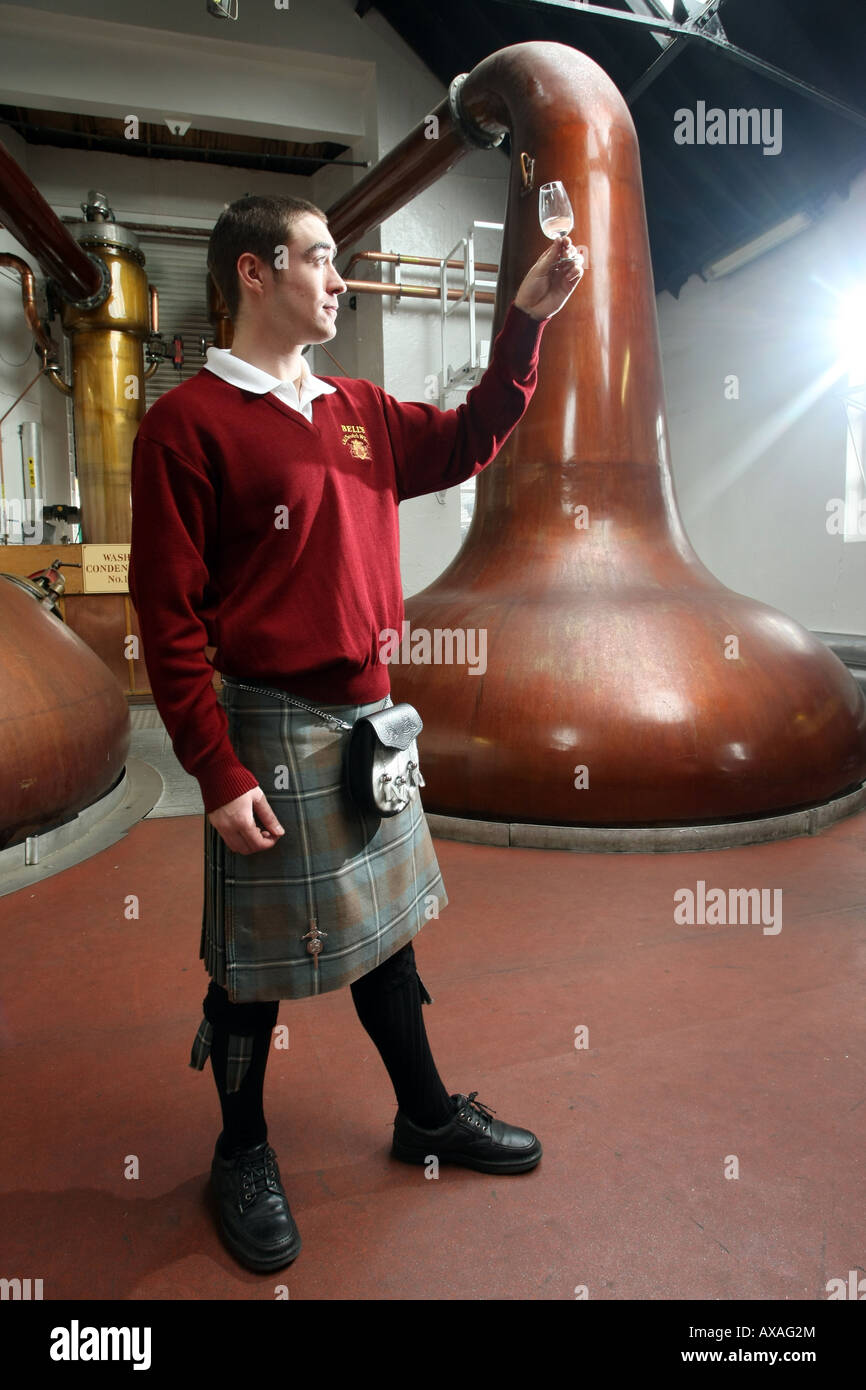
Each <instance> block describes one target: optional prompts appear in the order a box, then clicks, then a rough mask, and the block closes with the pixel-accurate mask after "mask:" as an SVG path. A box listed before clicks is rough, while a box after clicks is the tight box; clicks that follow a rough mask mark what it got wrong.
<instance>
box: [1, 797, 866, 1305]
mask: <svg viewBox="0 0 866 1390" xmlns="http://www.w3.org/2000/svg"><path fill="white" fill-rule="evenodd" d="M201 840H202V822H201V818H200V817H188V818H181V819H166V820H155V821H144V822H142V823H141V824H140V825H138V826H137V827H136V828H135V829H134V830H133V831H132V832H131V833H130V834H129V835H128V836H127V837H126V838H125V839H123V840H122V841H121V842H120V843H119V844H117V845H115V846H113V847H112V848H111V849H109V850H107V851H105V852H104V853H102V854H100V855H98V856H96V857H95V858H93V859H91V860H89V861H88V862H86V863H84V864H81V865H79V866H77V867H76V868H74V869H71V870H68V871H67V872H65V873H63V874H60V875H58V876H56V877H53V878H49V879H46V880H45V881H44V882H42V883H40V884H38V885H37V886H36V887H35V888H34V889H26V890H24V891H22V892H19V893H17V894H13V895H11V896H8V897H4V898H2V899H0V923H2V928H0V929H2V933H3V943H4V956H5V961H4V964H5V970H4V984H3V987H2V1014H0V1034H2V1042H3V1044H4V1046H3V1063H2V1065H3V1096H4V1102H3V1106H4V1119H5V1123H4V1124H3V1126H2V1139H0V1145H2V1170H0V1172H2V1196H0V1230H2V1233H3V1234H2V1247H3V1249H2V1265H3V1268H2V1269H0V1274H3V1275H5V1276H6V1277H12V1276H17V1277H21V1278H25V1277H30V1278H33V1279H36V1278H41V1279H42V1280H43V1281H44V1298H45V1299H46V1300H48V1299H58V1298H69V1299H118V1298H119V1299H195V1300H203V1299H214V1298H216V1299H268V1300H271V1299H273V1298H274V1296H275V1287H276V1286H277V1285H279V1284H285V1285H286V1286H287V1287H288V1289H289V1293H290V1297H291V1298H292V1299H324V1300H335V1299H339V1300H346V1299H362V1300H365V1299H367V1300H391V1299H470V1300H491V1299H533V1300H536V1299H537V1300H549V1299H554V1300H561V1299H571V1300H573V1299H574V1298H575V1290H576V1289H578V1288H579V1287H580V1286H585V1288H586V1291H587V1294H588V1296H589V1298H590V1299H596V1300H617V1299H642V1300H645V1299H680V1298H684V1299H696V1300H698V1299H700V1300H708V1299H722V1300H724V1299H734V1298H745V1299H756V1300H766V1299H777V1298H784V1299H792V1300H815V1299H826V1298H827V1292H826V1286H827V1282H828V1280H830V1279H833V1278H841V1279H846V1280H847V1278H848V1272H849V1271H850V1270H853V1269H858V1268H859V1269H860V1272H861V1273H862V1272H863V1270H862V1267H863V1263H864V1261H863V1251H864V1241H863V1237H864V1224H866V1222H864V1202H863V1169H864V1157H863V1155H864V1145H863V1133H864V1118H866V1066H864V1020H863V1002H862V995H863V967H864V961H866V925H864V919H866V888H864V884H866V816H864V815H860V816H857V817H853V818H851V819H849V820H846V821H842V822H841V823H839V824H837V825H835V826H833V827H832V828H831V829H829V830H827V831H824V832H823V833H822V834H821V835H819V836H817V837H814V838H800V839H797V840H791V841H787V842H784V843H776V844H768V845H761V846H757V847H749V848H745V849H739V850H726V851H715V852H712V853H705V854H704V853H701V854H683V855H584V854H572V853H565V852H563V853H556V852H542V851H534V850H518V849H511V850H505V849H492V848H486V847H480V846H469V845H461V844H456V843H453V842H449V841H442V840H439V841H437V842H436V847H437V852H438V854H439V858H440V863H441V866H442V870H443V874H444V877H445V882H446V885H447V889H448V893H449V896H450V898H451V903H450V905H449V907H448V908H447V909H446V910H445V912H443V914H442V917H441V919H440V921H438V922H431V923H430V924H429V926H427V927H425V929H424V931H423V932H422V933H421V935H420V937H419V938H418V940H417V941H416V954H417V959H418V963H419V969H420V972H421V975H422V977H423V979H424V982H425V984H426V985H427V988H428V989H429V990H430V992H431V994H432V995H433V996H434V1000H435V1002H434V1004H433V1005H432V1006H431V1007H429V1008H426V1009H425V1017H426V1021H427V1027H428V1032H429V1035H430V1039H431V1043H432V1046H433V1051H434V1055H435V1057H436V1059H437V1063H438V1066H439V1069H440V1072H441V1074H442V1077H443V1080H444V1081H445V1084H446V1085H447V1086H448V1087H449V1089H450V1090H452V1091H458V1090H460V1091H463V1092H469V1091H472V1090H477V1091H478V1093H479V1099H480V1100H482V1101H484V1102H485V1103H486V1104H487V1105H489V1106H491V1107H492V1108H493V1109H494V1110H495V1111H496V1114H497V1115H498V1116H499V1117H500V1118H502V1119H505V1120H507V1121H510V1122H512V1123H515V1124H520V1125H523V1126H525V1127H528V1128H530V1129H533V1130H535V1132H536V1133H537V1134H538V1135H539V1136H540V1138H541V1140H542V1142H543V1144H544V1157H543V1158H542V1160H541V1163H540V1165H539V1166H538V1167H537V1168H536V1169H535V1170H534V1171H533V1172H531V1173H528V1174H523V1175H519V1176H514V1177H506V1178H491V1177H489V1176H486V1175H484V1174H480V1173H474V1172H471V1171H468V1170H462V1169H457V1168H447V1167H443V1169H442V1170H441V1174H440V1177H439V1178H438V1180H430V1179H427V1178H426V1177H425V1175H424V1169H423V1168H414V1167H410V1166H408V1165H404V1164H401V1163H398V1162H396V1161H394V1160H392V1159H391V1158H390V1157H389V1154H388V1148H389V1142H390V1132H391V1125H392V1122H393V1117H394V1111H395V1102H394V1098H393V1093H392V1091H391V1087H390V1082H389V1080H388V1076H387V1073H386V1072H385V1070H384V1067H383V1066H382V1064H381V1062H380V1060H379V1057H378V1054H377V1053H376V1052H375V1049H374V1048H373V1045H372V1043H371V1042H370V1040H369V1039H368V1037H367V1035H366V1033H364V1032H363V1030H362V1028H361V1025H360V1023H359V1022H358V1020H357V1018H356V1015H355V1012H354V1009H353V1007H352V1001H351V996H350V994H349V991H348V990H343V991H339V992H337V993H336V994H331V995H326V996H322V997H321V998H319V999H311V1000H303V1001H298V1002H284V1003H283V1004H282V1005H281V1010H280V1022H281V1023H285V1024H288V1026H289V1038H290V1046H289V1049H288V1051H283V1052H277V1051H274V1052H272V1055H271V1060H270V1062H269V1068H268V1077H267V1081H266V1089H265V1101H266V1111H267V1114H268V1121H269V1125H270V1139H271V1142H272V1143H273V1145H274V1147H275V1149H276V1152H277V1155H278V1158H279V1161H280V1165H281V1169H282V1174H283V1181H284V1184H285V1186H286V1190H287V1193H288V1196H289V1200H290V1203H291V1206H292V1211H293V1213H294V1215H295V1218H296V1220H297V1222H298V1226H299V1228H300V1231H301V1235H302V1238H303V1241H304V1249H303V1251H302V1252H301V1254H300V1256H299V1258H298V1259H297V1261H296V1263H295V1264H294V1265H293V1266H291V1267H290V1268H289V1269H288V1270H285V1271H283V1272H281V1273H280V1274H278V1275H256V1274H252V1273H249V1272H247V1271H245V1270H243V1269H242V1268H240V1267H239V1266H238V1265H236V1264H235V1262H234V1261H233V1259H232V1257H231V1256H230V1255H229V1254H228V1253H227V1252H226V1251H224V1249H223V1248H222V1246H221V1244H220V1243H219V1240H218V1238H217V1235H216V1232H215V1230H214V1229H213V1227H212V1221H211V1216H210V1214H209V1209H208V1207H207V1205H206V1203H205V1187H206V1183H207V1179H208V1172H209V1167H210V1161H211V1156H212V1152H213V1145H214V1141H215V1139H216V1135H217V1134H218V1132H219V1128H220V1125H219V1112H218V1105H217V1097H216V1090H215V1088H214V1084H213V1080H212V1076H211V1073H210V1069H209V1068H208V1070H207V1071H206V1072H204V1073H199V1072H195V1071H193V1070H192V1069H190V1068H189V1067H188V1065H187V1063H188V1058H189V1050H190V1047H191V1044H192V1041H193V1037H194V1035H195V1031H196V1028H197V1026H198V1023H199V1020H200V1017H201V1001H202V998H203V997H204V993H205V989H206V986H207V976H206V974H205V972H204V969H203V967H202V965H201V962H200V961H199V960H198V945H199V931H200V914H201ZM699 879H702V880H704V881H705V883H706V885H707V889H709V888H724V889H729V888H753V887H758V888H766V889H777V888H778V889H781V890H782V929H781V931H779V932H778V933H776V934H768V933H765V932H764V930H763V926H762V924H760V923H745V924H742V925H734V926H706V925H695V926H683V925H677V923H676V922H675V921H674V892H675V891H676V890H677V889H678V888H684V887H686V888H691V889H692V890H694V889H695V888H696V884H697V881H698V880H699ZM129 894H136V895H137V896H138V898H139V900H140V916H139V920H138V921H135V920H128V919H127V917H126V916H125V899H126V898H127V895H129ZM770 900H772V894H771V895H770ZM580 1027H585V1028H586V1029H588V1039H587V1041H588V1046H587V1047H585V1048H575V1045H574V1044H575V1030H576V1029H578V1028H580ZM578 1036H579V1035H578ZM130 1156H134V1157H135V1158H136V1159H137V1160H138V1170H139V1176H138V1177H137V1178H135V1179H128V1178H126V1177H125V1176H124V1169H125V1166H126V1165H128V1164H129V1163H130ZM735 1163H736V1164H738V1167H739V1176H738V1177H731V1176H726V1166H727V1170H728V1171H732V1170H733V1167H734V1164H735Z"/></svg>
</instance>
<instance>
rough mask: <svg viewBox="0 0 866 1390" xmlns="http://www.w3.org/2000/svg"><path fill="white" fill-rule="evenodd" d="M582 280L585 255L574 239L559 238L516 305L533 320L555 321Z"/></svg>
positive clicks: (541, 259)
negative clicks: (553, 319) (574, 242)
mask: <svg viewBox="0 0 866 1390" xmlns="http://www.w3.org/2000/svg"><path fill="white" fill-rule="evenodd" d="M563 258H565V259H564V261H563ZM561 261H562V262H563V263H562V264H557V263H558V262H561ZM582 278H583V256H582V255H581V254H580V252H579V251H578V250H576V248H575V246H574V244H573V242H572V240H571V238H570V237H567V236H565V237H557V238H556V240H555V241H554V242H551V244H550V246H549V247H548V249H547V250H546V251H545V252H543V254H542V255H540V256H539V258H538V260H537V261H536V262H535V265H534V266H533V267H532V269H531V270H530V271H529V273H528V275H527V276H526V277H525V278H524V280H523V282H522V284H521V286H520V289H519V290H518V291H517V294H516V295H515V296H514V303H515V304H516V306H517V308H518V309H522V310H523V312H524V313H525V314H529V316H530V318H533V319H549V318H552V317H553V315H554V314H558V313H559V310H560V309H561V308H562V306H563V304H564V303H565V301H566V300H567V299H568V297H569V295H570V294H571V293H572V291H573V289H574V287H575V286H576V285H578V284H579V283H580V281H581V280H582Z"/></svg>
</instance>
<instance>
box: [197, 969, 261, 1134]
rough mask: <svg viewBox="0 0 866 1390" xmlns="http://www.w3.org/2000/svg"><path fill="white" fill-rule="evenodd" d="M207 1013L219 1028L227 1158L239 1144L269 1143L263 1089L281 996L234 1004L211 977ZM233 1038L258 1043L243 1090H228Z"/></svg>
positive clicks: (215, 1061)
mask: <svg viewBox="0 0 866 1390" xmlns="http://www.w3.org/2000/svg"><path fill="white" fill-rule="evenodd" d="M204 1012H205V1017H206V1018H207V1019H208V1020H209V1021H210V1023H211V1025H212V1027H213V1038H212V1041H211V1054H210V1055H211V1064H212V1066H213V1074H214V1080H215V1081H216V1086H217V1091H218V1092H219V1098H220V1106H221V1108H222V1117H223V1132H222V1134H221V1135H220V1137H219V1140H218V1149H219V1152H220V1153H221V1154H222V1155H223V1157H224V1158H227V1157H229V1156H230V1155H231V1154H232V1153H234V1152H237V1150H238V1149H250V1148H253V1146H254V1145H256V1144H261V1143H263V1142H264V1140H266V1139H267V1137H268V1127H267V1125H266V1123H265V1114H264V1106H263V1091H264V1082H265V1067H266V1066H267V1062H268V1053H269V1051H270V1045H271V1034H272V1033H273V1030H274V1027H275V1025H276V1021H277V1014H278V1012H279V1001H278V1000H275V1001H270V1002H267V1003H254V1004H232V1003H231V1002H230V1000H229V997H228V994H227V993H226V991H225V990H224V989H222V988H221V986H220V985H217V984H215V983H214V982H213V981H211V985H210V989H209V990H208V994H207V998H206V999H205V1001H204ZM230 1037H232V1038H237V1039H241V1040H242V1043H243V1044H244V1045H246V1046H251V1048H252V1056H251V1058H250V1061H249V1065H248V1067H247V1071H246V1075H245V1076H244V1079H243V1081H242V1082H241V1085H240V1089H239V1090H237V1091H229V1089H228V1086H229V1038H230Z"/></svg>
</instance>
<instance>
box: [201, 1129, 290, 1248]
mask: <svg viewBox="0 0 866 1390" xmlns="http://www.w3.org/2000/svg"><path fill="white" fill-rule="evenodd" d="M211 1183H212V1185H213V1192H214V1195H215V1196H216V1199H217V1202H218V1204H219V1218H220V1219H219V1232H220V1235H221V1236H222V1238H223V1240H224V1241H225V1244H226V1245H227V1246H228V1248H229V1250H230V1251H231V1252H232V1254H233V1255H234V1256H235V1258H236V1259H238V1260H240V1262H241V1264H243V1265H246V1267H247V1269H254V1270H256V1272H257V1273H262V1274H266V1273H268V1271H270V1270H272V1269H282V1268H283V1266H284V1265H288V1264H291V1263H292V1260H293V1259H294V1258H295V1256H296V1255H297V1254H298V1253H299V1251H300V1249H301V1237H300V1235H299V1234H298V1228H297V1226H296V1225H295V1222H294V1218H293V1216H292V1213H291V1212H290V1211H289V1203H288V1201H287V1199H286V1194H285V1192H284V1191H283V1185H282V1183H281V1182H280V1170H279V1168H278V1167H277V1156H276V1154H275V1153H274V1151H273V1149H272V1148H271V1147H270V1145H269V1144H268V1143H267V1142H264V1143H261V1144H256V1146H255V1148H252V1149H243V1150H242V1151H241V1152H240V1153H238V1154H235V1155H234V1157H233V1158H223V1156H222V1154H221V1153H220V1152H219V1149H218V1148H217V1150H216V1151H215V1153H214V1157H213V1163H212V1165H211Z"/></svg>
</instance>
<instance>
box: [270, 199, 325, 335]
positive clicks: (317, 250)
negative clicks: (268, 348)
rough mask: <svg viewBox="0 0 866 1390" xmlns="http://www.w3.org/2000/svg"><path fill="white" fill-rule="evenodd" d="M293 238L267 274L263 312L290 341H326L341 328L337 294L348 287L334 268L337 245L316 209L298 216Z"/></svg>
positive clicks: (280, 333) (291, 232) (279, 332)
mask: <svg viewBox="0 0 866 1390" xmlns="http://www.w3.org/2000/svg"><path fill="white" fill-rule="evenodd" d="M290 237H291V240H287V242H286V249H285V250H281V251H280V252H279V253H275V256H274V260H275V265H272V266H270V267H269V269H270V271H271V274H270V276H267V274H266V275H265V276H264V294H263V296H262V300H261V310H262V312H263V313H264V315H265V317H266V319H267V321H268V323H269V325H270V326H271V327H272V328H273V329H274V330H275V332H276V333H277V334H278V335H279V336H280V337H283V338H284V339H285V342H286V343H287V344H291V345H292V346H295V345H301V346H306V344H308V343H326V342H328V341H329V340H330V339H331V338H333V337H334V335H335V334H336V332H337V326H336V319H337V296H338V295H340V294H344V293H345V290H346V282H345V281H344V280H341V279H340V276H339V275H338V274H337V272H336V270H335V269H334V263H333V256H334V253H335V251H336V249H337V248H336V246H335V245H334V241H333V238H332V237H331V234H330V232H329V231H328V228H327V226H326V225H325V223H324V222H323V221H322V219H321V218H320V217H316V215H315V213H312V212H305V213H303V214H302V215H301V216H300V217H298V218H296V219H295V221H294V222H293V223H292V225H291V229H290ZM281 267H285V268H281Z"/></svg>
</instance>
